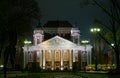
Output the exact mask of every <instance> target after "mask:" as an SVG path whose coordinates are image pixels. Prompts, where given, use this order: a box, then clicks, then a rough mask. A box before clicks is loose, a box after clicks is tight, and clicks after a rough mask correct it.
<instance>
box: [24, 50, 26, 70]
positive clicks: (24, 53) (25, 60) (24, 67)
mask: <svg viewBox="0 0 120 78" xmlns="http://www.w3.org/2000/svg"><path fill="white" fill-rule="evenodd" d="M25 53H26V52H25V51H24V68H25V65H26V60H25V59H26V58H25V57H26V56H25V55H26V54H25Z"/></svg>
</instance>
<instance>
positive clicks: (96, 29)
mask: <svg viewBox="0 0 120 78" xmlns="http://www.w3.org/2000/svg"><path fill="white" fill-rule="evenodd" d="M100 31H101V30H100V28H91V29H90V32H93V33H99V32H100ZM95 44H96V42H95V41H94V45H93V47H94V51H95V47H97V46H96V45H95ZM94 60H95V70H97V55H96V54H95V57H94Z"/></svg>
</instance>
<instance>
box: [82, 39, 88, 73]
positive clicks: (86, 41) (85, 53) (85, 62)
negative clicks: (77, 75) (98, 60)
mask: <svg viewBox="0 0 120 78" xmlns="http://www.w3.org/2000/svg"><path fill="white" fill-rule="evenodd" d="M81 43H82V44H83V45H84V46H85V48H84V54H83V59H84V60H83V61H82V64H83V69H84V71H85V67H86V65H87V58H88V57H87V52H86V45H87V44H88V43H89V41H88V40H82V41H81Z"/></svg>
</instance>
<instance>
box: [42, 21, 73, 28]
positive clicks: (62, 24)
mask: <svg viewBox="0 0 120 78" xmlns="http://www.w3.org/2000/svg"><path fill="white" fill-rule="evenodd" d="M43 27H55V28H57V27H73V26H72V25H71V24H70V23H69V22H68V21H48V22H47V23H46V24H45V25H44V26H43Z"/></svg>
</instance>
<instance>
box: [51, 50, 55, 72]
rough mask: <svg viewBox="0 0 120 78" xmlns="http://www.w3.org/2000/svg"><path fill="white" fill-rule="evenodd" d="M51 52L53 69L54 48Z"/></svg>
mask: <svg viewBox="0 0 120 78" xmlns="http://www.w3.org/2000/svg"><path fill="white" fill-rule="evenodd" d="M51 52H52V70H54V58H55V57H54V50H52V51H51Z"/></svg>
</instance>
